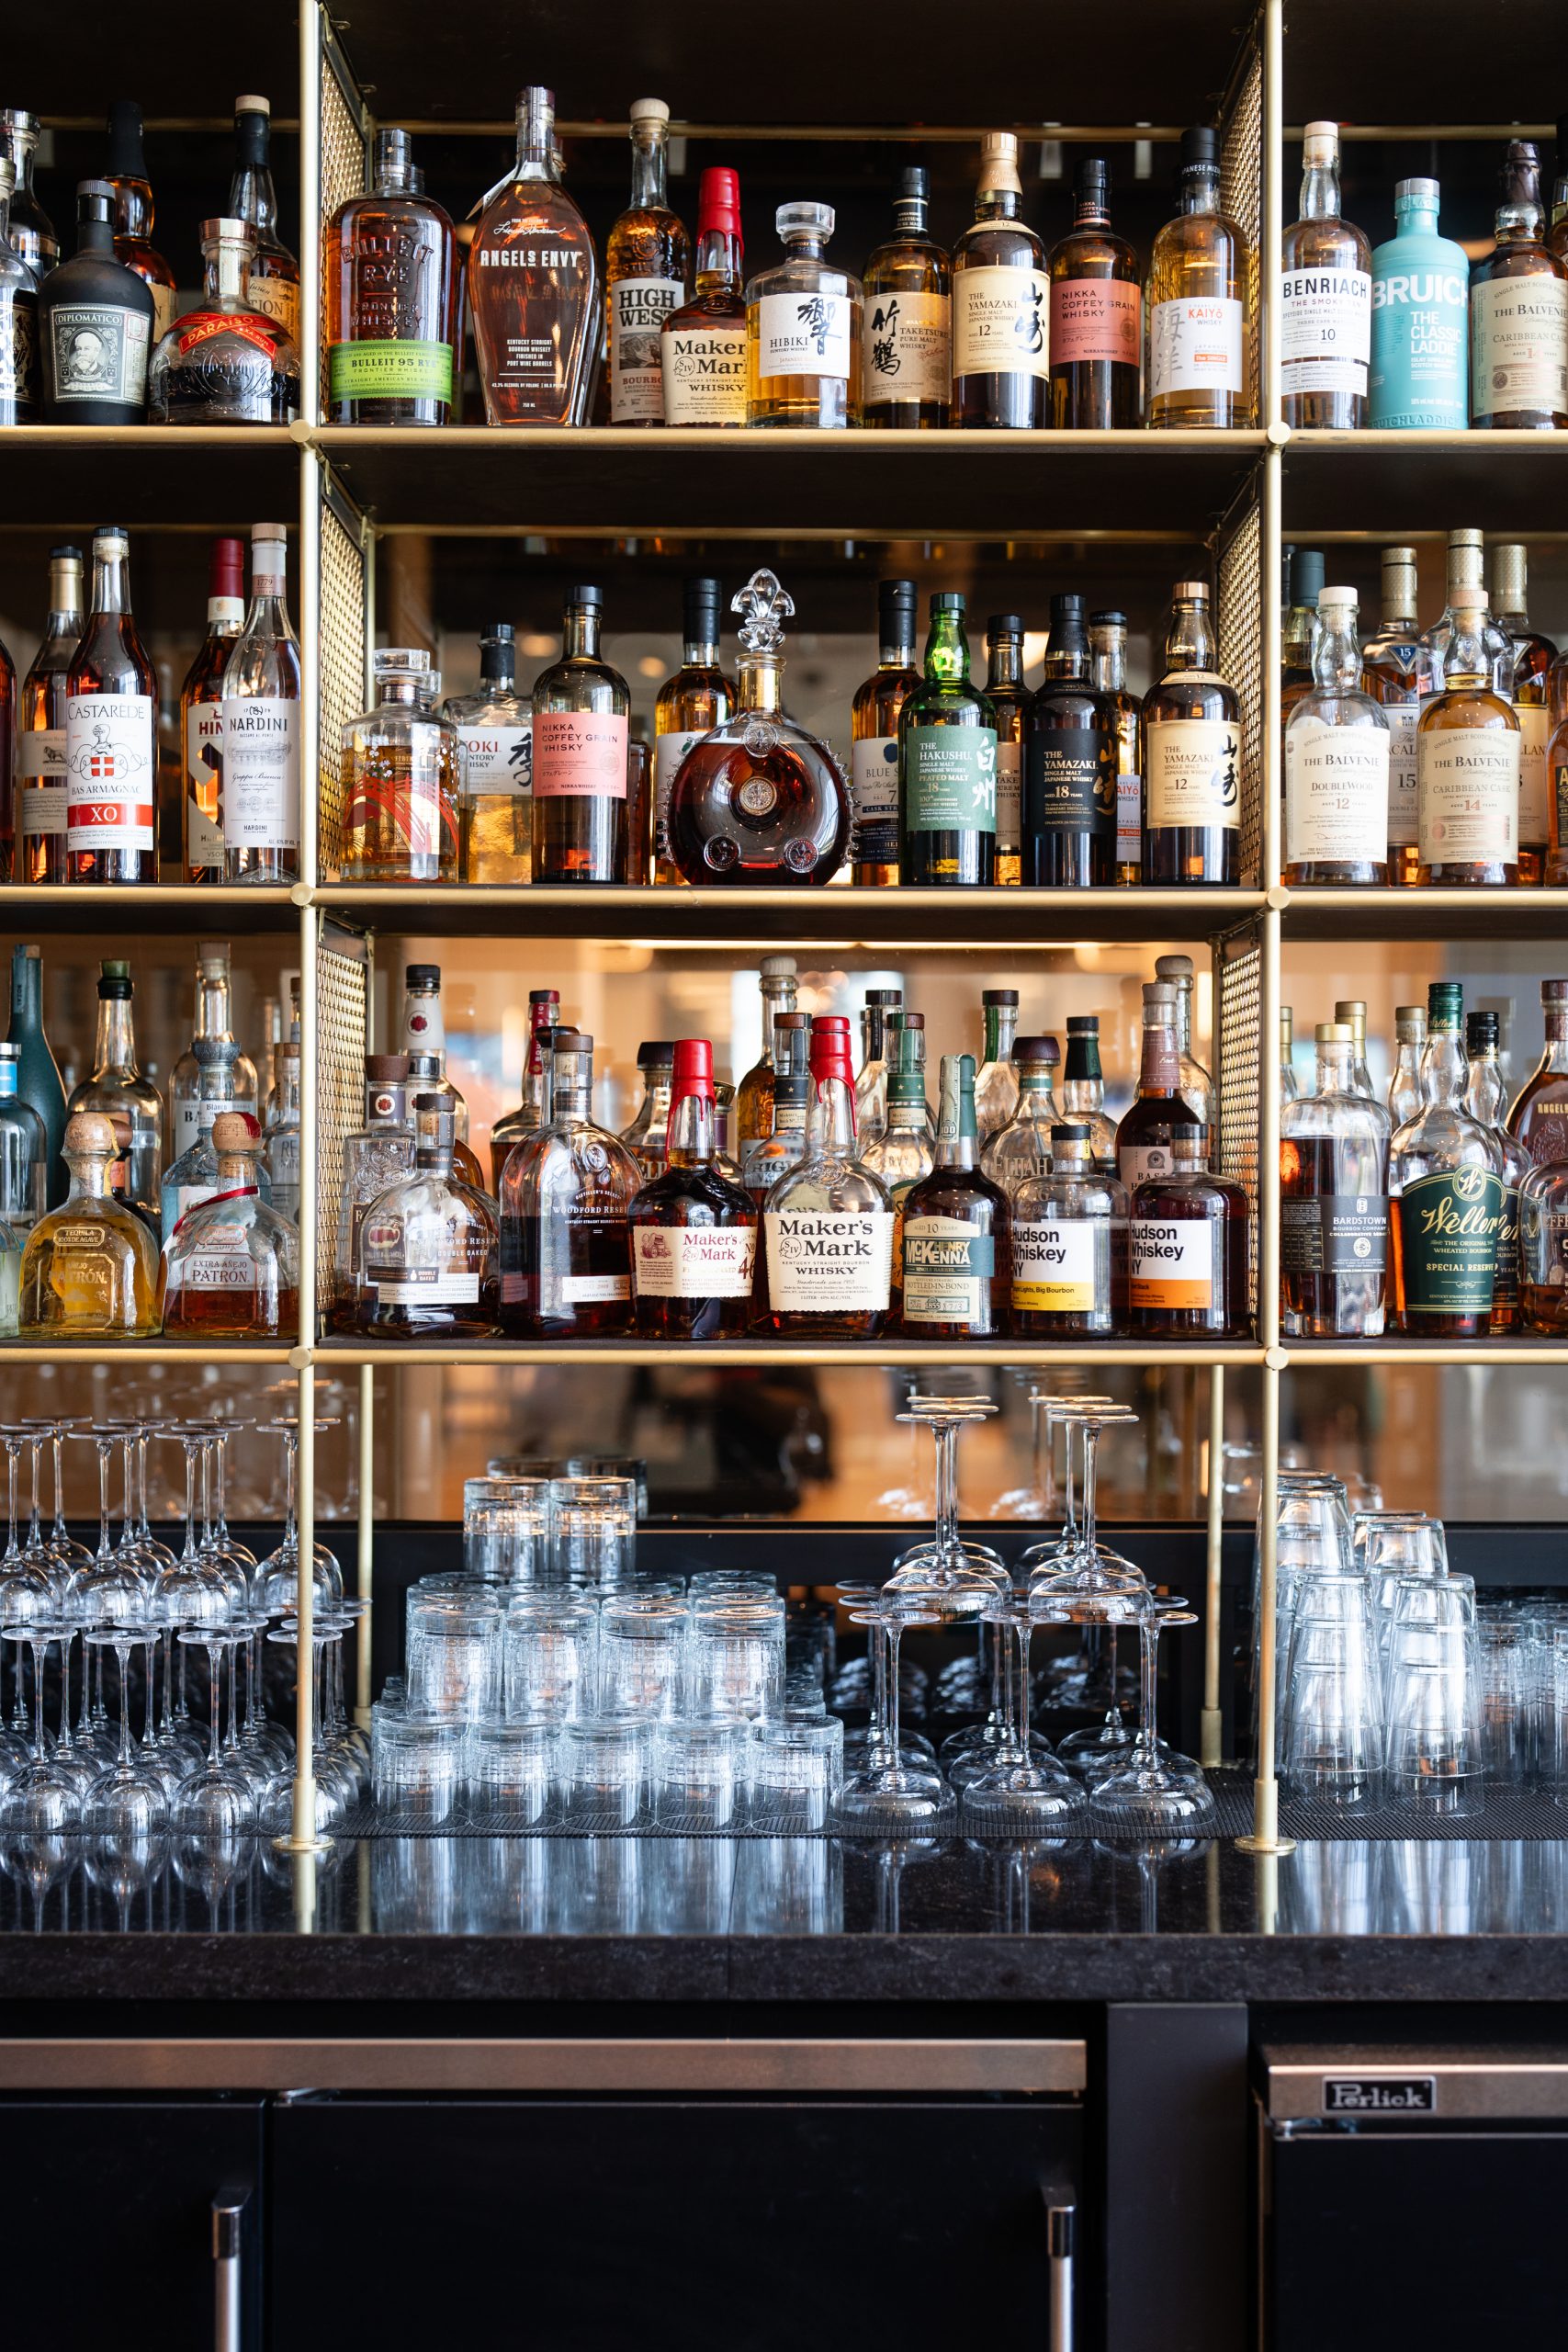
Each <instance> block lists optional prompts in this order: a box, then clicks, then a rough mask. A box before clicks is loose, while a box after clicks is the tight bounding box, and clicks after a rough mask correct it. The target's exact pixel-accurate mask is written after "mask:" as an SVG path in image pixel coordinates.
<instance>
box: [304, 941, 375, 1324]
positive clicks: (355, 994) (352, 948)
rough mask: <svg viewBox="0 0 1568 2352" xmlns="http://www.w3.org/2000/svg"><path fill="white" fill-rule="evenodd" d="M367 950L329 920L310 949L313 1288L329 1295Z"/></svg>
mask: <svg viewBox="0 0 1568 2352" xmlns="http://www.w3.org/2000/svg"><path fill="white" fill-rule="evenodd" d="M369 1007H370V950H369V944H368V942H367V941H365V940H362V939H355V938H354V937H353V936H351V934H350V933H347V932H344V931H340V930H338V929H336V927H335V926H333V925H332V924H326V925H323V927H322V931H321V945H320V947H319V948H318V950H317V955H316V1201H317V1210H316V1295H317V1297H318V1298H319V1299H320V1300H321V1301H322V1302H323V1303H324V1302H325V1301H326V1300H327V1299H329V1298H330V1297H331V1295H332V1270H333V1251H334V1250H336V1248H337V1213H338V1203H339V1202H340V1201H341V1199H342V1198H343V1145H344V1136H348V1135H352V1134H353V1132H354V1130H355V1128H356V1127H358V1126H361V1125H363V1124H364V1117H365V1055H366V1050H367V1038H368V1027H367V1023H368V1021H369Z"/></svg>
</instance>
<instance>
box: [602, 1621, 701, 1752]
mask: <svg viewBox="0 0 1568 2352" xmlns="http://www.w3.org/2000/svg"><path fill="white" fill-rule="evenodd" d="M687 1623H688V1619H687V1614H686V1608H685V1604H684V1602H683V1601H678V1600H666V1599H663V1598H662V1597H660V1596H651V1597H649V1598H646V1599H645V1598H644V1597H643V1596H642V1595H640V1594H633V1595H622V1594H618V1593H617V1594H606V1596H605V1598H604V1600H603V1602H602V1603H601V1604H600V1610H599V1697H598V1712H599V1713H600V1714H601V1715H603V1716H604V1717H606V1718H615V1717H626V1718H627V1719H629V1720H631V1721H633V1722H637V1723H657V1722H660V1721H662V1720H663V1719H664V1718H665V1717H666V1716H670V1715H673V1714H674V1713H675V1712H676V1705H677V1701H678V1698H679V1695H680V1689H681V1666H682V1657H683V1656H684V1653H685V1643H686V1628H687Z"/></svg>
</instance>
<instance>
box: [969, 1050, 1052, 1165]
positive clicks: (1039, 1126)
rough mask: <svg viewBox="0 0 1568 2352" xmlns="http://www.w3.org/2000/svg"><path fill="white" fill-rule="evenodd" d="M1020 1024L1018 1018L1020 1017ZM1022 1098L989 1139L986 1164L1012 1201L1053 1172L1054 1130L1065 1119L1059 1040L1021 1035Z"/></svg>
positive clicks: (1017, 1052) (1018, 1052) (983, 1161)
mask: <svg viewBox="0 0 1568 2352" xmlns="http://www.w3.org/2000/svg"><path fill="white" fill-rule="evenodd" d="M1014 1018H1015V1020H1016V1018H1017V1015H1016V1014H1015V1015H1014ZM1014 1058H1015V1060H1016V1062H1017V1064H1018V1096H1017V1100H1016V1102H1015V1103H1014V1105H1013V1112H1012V1116H1011V1117H1010V1119H1009V1120H1008V1122H1007V1124H1006V1125H1005V1126H1001V1127H998V1128H997V1129H996V1131H995V1132H994V1133H993V1134H992V1135H990V1136H988V1137H987V1141H986V1147H985V1149H984V1150H983V1152H982V1153H981V1155H980V1165H981V1167H982V1168H983V1169H984V1170H985V1171H986V1173H987V1176H989V1177H991V1178H992V1179H993V1180H994V1181H995V1182H997V1183H998V1184H999V1185H1000V1186H1001V1188H1002V1190H1003V1192H1004V1193H1006V1194H1007V1196H1008V1198H1009V1199H1011V1198H1012V1197H1013V1194H1014V1193H1016V1192H1017V1191H1018V1188H1019V1186H1020V1185H1021V1184H1023V1183H1026V1182H1028V1181H1029V1180H1030V1179H1031V1178H1032V1177H1035V1176H1048V1175H1049V1174H1050V1172H1051V1130H1052V1128H1053V1127H1054V1126H1055V1125H1057V1124H1058V1123H1059V1121H1060V1119H1061V1116H1062V1114H1061V1111H1060V1110H1059V1108H1058V1107H1057V1103H1056V1097H1055V1091H1054V1080H1055V1073H1056V1071H1057V1070H1058V1069H1060V1067H1061V1061H1062V1049H1061V1046H1059V1045H1058V1044H1057V1042H1056V1040H1055V1037H1052V1036H1038V1037H1021V1038H1020V1039H1019V1041H1018V1044H1017V1046H1015V1047H1014Z"/></svg>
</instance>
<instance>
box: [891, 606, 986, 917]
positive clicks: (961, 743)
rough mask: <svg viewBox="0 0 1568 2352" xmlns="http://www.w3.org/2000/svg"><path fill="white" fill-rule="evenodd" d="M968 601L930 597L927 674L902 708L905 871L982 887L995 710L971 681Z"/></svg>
mask: <svg viewBox="0 0 1568 2352" xmlns="http://www.w3.org/2000/svg"><path fill="white" fill-rule="evenodd" d="M898 796H899V802H900V806H901V809H902V812H903V831H904V841H903V852H902V855H901V857H900V860H899V870H900V873H901V876H902V878H903V880H904V881H905V882H907V883H911V884H914V885H915V886H917V887H924V888H931V886H933V885H935V886H942V887H957V888H976V887H979V886H981V885H984V884H987V883H989V882H991V881H993V880H994V879H995V875H996V842H997V727H996V714H995V712H994V711H993V710H992V708H991V706H990V704H989V703H988V702H987V699H986V697H985V695H983V694H982V693H981V692H980V690H979V688H978V687H977V686H974V685H972V684H970V682H969V639H968V636H967V633H966V631H965V629H964V598H963V597H962V596H960V595H955V594H946V593H944V594H937V595H934V596H933V597H932V598H931V633H930V635H929V636H928V638H927V639H926V659H925V680H924V683H923V684H920V685H919V686H917V687H916V689H915V691H914V693H913V694H911V695H909V696H908V700H907V701H906V702H905V705H904V707H903V709H902V710H901V711H900V712H899V714H898Z"/></svg>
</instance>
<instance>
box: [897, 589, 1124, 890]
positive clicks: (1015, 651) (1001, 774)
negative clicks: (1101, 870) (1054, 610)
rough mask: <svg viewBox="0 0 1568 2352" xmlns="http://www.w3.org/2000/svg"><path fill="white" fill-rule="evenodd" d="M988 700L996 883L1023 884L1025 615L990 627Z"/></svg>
mask: <svg viewBox="0 0 1568 2352" xmlns="http://www.w3.org/2000/svg"><path fill="white" fill-rule="evenodd" d="M912 617H913V616H911V618H912ZM986 647H987V657H988V659H987V670H986V700H987V702H988V703H989V704H990V706H991V710H992V713H993V715H994V717H995V719H996V723H997V848H996V863H995V866H994V869H993V872H992V876H991V878H992V880H993V881H995V882H998V883H1008V884H1017V883H1021V881H1022V879H1023V734H1024V723H1025V718H1026V715H1027V713H1028V710H1029V707H1030V704H1031V703H1032V700H1033V696H1032V695H1031V693H1030V691H1029V689H1028V687H1027V686H1026V685H1025V684H1024V683H1023V616H1022V615H1021V613H993V614H992V615H991V617H990V619H989V620H988V621H987V623H986ZM1135 723H1136V722H1135V720H1134V724H1135Z"/></svg>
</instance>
